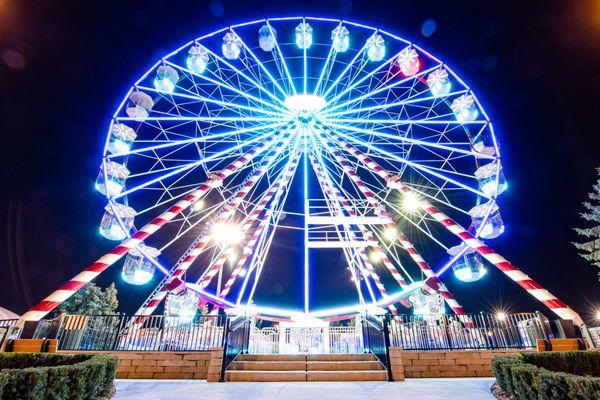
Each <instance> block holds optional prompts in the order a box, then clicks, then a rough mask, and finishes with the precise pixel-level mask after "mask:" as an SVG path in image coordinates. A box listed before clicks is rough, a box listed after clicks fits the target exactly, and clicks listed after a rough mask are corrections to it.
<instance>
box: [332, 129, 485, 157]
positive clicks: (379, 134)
mask: <svg viewBox="0 0 600 400" xmlns="http://www.w3.org/2000/svg"><path fill="white" fill-rule="evenodd" d="M327 125H329V126H331V127H334V128H337V129H343V130H349V131H353V132H357V133H361V134H365V135H371V136H376V137H380V138H385V139H390V140H392V141H400V142H405V143H410V144H416V145H418V146H422V147H431V148H435V149H440V150H445V151H448V152H450V153H460V154H464V155H468V156H473V157H477V158H484V159H491V160H494V159H496V158H497V157H495V156H493V155H487V154H482V153H477V152H475V151H472V150H466V149H463V148H460V147H453V146H449V145H446V144H443V143H439V142H429V141H426V140H420V139H414V138H412V137H408V136H402V135H398V134H397V135H394V134H390V133H385V132H381V131H378V130H374V129H362V128H358V127H355V126H352V125H349V124H343V125H341V124H336V123H335V122H328V123H327Z"/></svg>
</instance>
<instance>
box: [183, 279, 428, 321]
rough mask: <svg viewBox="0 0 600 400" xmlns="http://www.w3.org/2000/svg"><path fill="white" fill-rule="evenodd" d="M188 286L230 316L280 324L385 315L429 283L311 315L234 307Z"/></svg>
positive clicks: (260, 307) (193, 286) (252, 307)
mask: <svg viewBox="0 0 600 400" xmlns="http://www.w3.org/2000/svg"><path fill="white" fill-rule="evenodd" d="M185 286H186V288H187V289H189V290H191V291H193V292H194V293H196V294H197V295H198V296H200V297H201V298H202V299H203V300H204V301H206V302H208V303H211V304H213V305H215V306H217V307H220V308H223V309H224V310H225V312H226V313H227V314H231V315H247V316H254V317H257V318H262V319H273V320H277V321H297V320H299V319H302V320H305V319H307V318H309V319H314V318H317V319H321V320H330V319H343V318H344V317H351V316H353V315H357V314H371V315H379V314H385V313H386V310H385V308H386V307H388V306H390V305H392V304H395V303H399V302H401V301H403V300H404V301H406V299H408V297H409V296H410V295H411V294H412V293H413V292H415V291H417V290H421V289H423V288H424V287H425V286H426V284H425V281H418V282H413V283H411V284H410V285H408V286H407V287H406V288H404V289H403V290H401V291H399V292H396V293H393V294H390V295H388V296H386V297H384V298H382V299H380V300H378V301H376V302H373V303H365V304H360V305H352V306H342V307H334V308H327V309H320V310H314V311H309V312H308V313H306V312H304V311H300V310H293V309H284V308H275V307H264V306H257V305H240V304H234V303H231V302H229V301H226V300H224V299H221V298H219V297H217V296H215V295H214V294H212V293H208V292H206V291H205V290H204V288H202V287H201V286H200V285H197V284H193V283H186V284H185Z"/></svg>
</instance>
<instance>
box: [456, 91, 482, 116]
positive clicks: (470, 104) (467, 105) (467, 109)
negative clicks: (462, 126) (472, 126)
mask: <svg viewBox="0 0 600 400" xmlns="http://www.w3.org/2000/svg"><path fill="white" fill-rule="evenodd" d="M450 108H451V109H452V112H453V113H454V116H455V117H456V120H457V121H459V122H469V121H475V120H476V119H477V117H478V116H479V110H477V105H476V104H475V98H474V97H473V96H472V95H470V94H463V95H462V96H460V97H457V98H456V99H454V101H453V102H452V104H451V105H450Z"/></svg>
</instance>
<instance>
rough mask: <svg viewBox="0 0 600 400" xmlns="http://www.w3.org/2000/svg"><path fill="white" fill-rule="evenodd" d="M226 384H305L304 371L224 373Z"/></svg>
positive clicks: (229, 371) (230, 371)
mask: <svg viewBox="0 0 600 400" xmlns="http://www.w3.org/2000/svg"><path fill="white" fill-rule="evenodd" d="M225 380H226V381H228V382H305V381H306V372H305V371H232V370H228V371H227V372H225Z"/></svg>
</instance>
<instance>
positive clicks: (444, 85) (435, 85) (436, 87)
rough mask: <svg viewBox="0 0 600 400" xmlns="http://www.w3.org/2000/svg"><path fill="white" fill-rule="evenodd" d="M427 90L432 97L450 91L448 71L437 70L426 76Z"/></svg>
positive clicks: (450, 83)
mask: <svg viewBox="0 0 600 400" xmlns="http://www.w3.org/2000/svg"><path fill="white" fill-rule="evenodd" d="M427 84H428V85H429V90H430V91H431V94H433V95H434V96H443V95H445V94H448V93H450V90H452V82H450V76H449V75H448V71H446V70H445V69H444V68H438V69H436V70H435V71H433V72H432V73H430V74H429V75H428V76H427Z"/></svg>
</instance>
